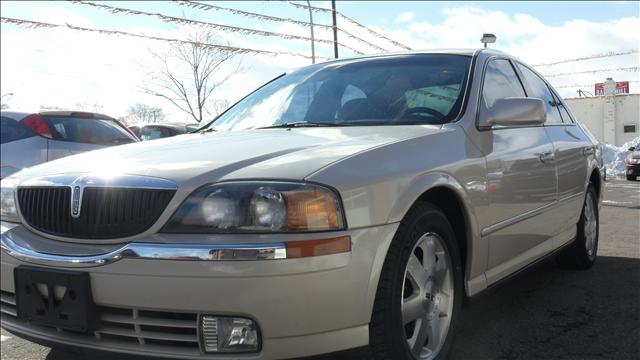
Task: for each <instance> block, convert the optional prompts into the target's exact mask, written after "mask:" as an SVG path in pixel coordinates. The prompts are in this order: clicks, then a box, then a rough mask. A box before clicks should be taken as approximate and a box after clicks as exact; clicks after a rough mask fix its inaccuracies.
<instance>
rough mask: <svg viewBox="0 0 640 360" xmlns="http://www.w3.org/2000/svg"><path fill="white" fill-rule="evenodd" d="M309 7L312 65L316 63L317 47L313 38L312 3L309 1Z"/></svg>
mask: <svg viewBox="0 0 640 360" xmlns="http://www.w3.org/2000/svg"><path fill="white" fill-rule="evenodd" d="M307 7H308V8H309V22H310V23H311V63H312V64H315V63H316V46H315V42H316V41H315V38H314V37H313V10H311V2H310V1H309V0H307Z"/></svg>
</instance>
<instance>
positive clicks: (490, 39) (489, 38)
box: [480, 34, 496, 49]
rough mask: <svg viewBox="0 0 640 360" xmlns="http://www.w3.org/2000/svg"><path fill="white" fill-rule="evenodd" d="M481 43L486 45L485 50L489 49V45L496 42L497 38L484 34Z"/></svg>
mask: <svg viewBox="0 0 640 360" xmlns="http://www.w3.org/2000/svg"><path fill="white" fill-rule="evenodd" d="M480 42H481V43H483V44H484V47H485V49H486V48H487V44H493V43H494V42H496V36H495V35H493V34H482V39H480Z"/></svg>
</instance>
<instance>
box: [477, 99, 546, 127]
mask: <svg viewBox="0 0 640 360" xmlns="http://www.w3.org/2000/svg"><path fill="white" fill-rule="evenodd" d="M545 121H547V110H546V109H545V107H544V102H543V101H542V100H540V99H536V98H521V97H511V98H504V99H498V100H496V101H495V102H494V103H493V106H492V107H491V108H489V109H483V111H481V112H480V122H479V126H480V127H481V128H490V127H492V126H493V125H502V126H530V125H542V124H544V122H545Z"/></svg>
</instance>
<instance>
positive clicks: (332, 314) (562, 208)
mask: <svg viewBox="0 0 640 360" xmlns="http://www.w3.org/2000/svg"><path fill="white" fill-rule="evenodd" d="M603 169H604V168H603V166H602V156H601V151H600V147H599V144H598V143H597V141H596V140H594V139H593V138H592V137H591V136H590V135H589V134H588V133H587V132H586V131H585V130H584V129H583V128H582V126H581V125H580V123H578V122H577V119H575V118H574V117H573V116H572V115H571V113H570V112H569V111H568V109H567V107H566V106H565V103H564V101H563V100H562V99H561V98H560V97H559V96H558V94H557V93H556V92H555V90H554V89H553V87H551V86H550V85H549V83H548V82H546V81H545V79H544V78H543V77H542V76H540V75H539V74H538V73H537V72H535V71H534V70H532V69H531V68H530V67H529V66H527V65H526V64H524V63H523V62H522V61H520V60H518V59H516V58H514V57H512V56H510V55H508V54H505V53H502V52H499V51H496V50H493V49H482V50H454V51H450V50H445V51H429V52H415V53H406V54H391V55H380V56H369V57H364V58H358V59H348V60H337V61H332V62H327V63H323V64H316V65H313V66H309V67H306V68H302V69H299V70H296V71H294V72H292V73H290V74H288V75H285V76H282V77H279V78H277V79H275V80H273V81H272V82H270V83H268V84H267V85H265V86H263V87H261V88H260V89H258V90H257V91H255V92H254V93H252V94H250V95H249V96H247V97H246V98H244V99H243V100H241V101H240V102H238V103H237V104H236V105H234V106H233V107H231V108H230V109H228V110H227V111H226V112H225V113H223V114H222V115H221V116H219V117H218V118H217V119H216V120H215V121H214V122H212V123H211V124H209V125H207V126H206V127H205V128H204V129H202V131H199V132H197V133H192V134H187V135H182V136H177V137H172V138H167V139H160V140H156V141H149V142H144V143H138V144H130V145H124V146H119V147H116V148H111V149H104V150H100V151H96V152H92V153H87V154H82V155H76V156H74V157H70V158H65V159H60V160H58V161H56V162H53V163H47V164H42V165H39V166H34V167H32V168H29V169H26V170H23V171H21V172H20V173H18V174H15V175H14V176H11V177H9V178H7V179H4V180H3V181H2V192H1V194H2V214H1V215H2V237H1V239H2V249H3V250H2V254H1V256H2V262H1V266H2V268H1V270H2V271H0V277H1V280H2V281H1V283H0V286H1V289H2V293H1V294H2V307H1V312H2V326H3V327H4V328H6V329H7V330H9V331H12V332H13V333H15V334H17V335H18V336H24V337H28V338H31V339H35V340H36V341H42V342H47V343H50V344H51V343H53V344H64V345H73V346H81V347H86V348H92V349H101V350H109V351H115V352H121V353H130V354H143V355H151V356H155V357H171V358H188V359H212V360H213V359H252V360H258V359H260V360H264V359H269V360H271V359H287V358H295V357H302V356H310V355H315V354H321V353H331V352H336V351H341V350H346V349H350V348H356V347H365V346H368V347H369V349H370V350H371V355H372V357H373V358H374V359H376V360H390V359H393V360H416V359H419V360H427V359H429V360H441V359H444V358H446V356H447V353H448V352H449V349H451V347H452V346H453V334H454V333H455V330H456V325H457V324H458V323H459V320H460V316H461V315H462V314H461V308H462V304H463V299H464V298H466V297H470V296H475V295H477V294H479V293H481V292H482V291H484V290H486V289H487V288H489V287H490V286H492V285H495V284H498V283H499V282H500V281H503V280H505V279H507V278H509V277H510V276H511V275H513V274H515V273H517V272H518V271H520V270H522V269H524V268H526V267H528V266H530V265H531V264H534V263H535V262H537V261H539V260H541V259H543V258H545V257H549V256H555V257H556V259H557V261H558V264H560V266H562V267H564V268H568V269H582V270H584V269H588V268H590V267H591V266H592V265H593V264H594V262H595V261H596V257H597V249H598V226H599V220H598V219H599V217H598V211H599V208H600V204H601V198H602V193H603V192H604V191H603V181H602V172H603ZM521 306H527V304H521ZM533 310H534V309H532V311H533ZM543 315H544V314H543ZM483 326H491V324H477V327H478V331H482V327H483Z"/></svg>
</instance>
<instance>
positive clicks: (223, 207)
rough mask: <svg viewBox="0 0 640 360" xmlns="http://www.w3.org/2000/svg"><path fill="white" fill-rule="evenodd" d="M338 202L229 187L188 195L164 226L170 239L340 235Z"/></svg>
mask: <svg viewBox="0 0 640 360" xmlns="http://www.w3.org/2000/svg"><path fill="white" fill-rule="evenodd" d="M344 227H345V222H344V216H343V213H342V208H341V206H340V201H339V200H338V196H337V195H336V194H335V193H334V192H333V191H332V190H330V189H327V188H325V187H322V186H319V185H314V184H305V183H291V182H261V181H258V182H244V181H238V182H228V183H219V184H213V185H208V186H205V187H203V188H201V189H199V190H196V191H195V192H193V193H192V194H191V195H189V197H188V198H187V199H186V200H185V201H184V202H183V203H182V205H180V207H179V208H178V210H177V211H176V212H175V214H173V217H172V218H171V220H169V222H168V223H167V224H166V225H165V226H164V228H163V230H162V231H163V232H170V233H233V232H254V233H255V232H296V231H327V230H340V229H344Z"/></svg>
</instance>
